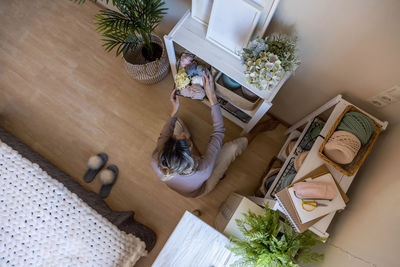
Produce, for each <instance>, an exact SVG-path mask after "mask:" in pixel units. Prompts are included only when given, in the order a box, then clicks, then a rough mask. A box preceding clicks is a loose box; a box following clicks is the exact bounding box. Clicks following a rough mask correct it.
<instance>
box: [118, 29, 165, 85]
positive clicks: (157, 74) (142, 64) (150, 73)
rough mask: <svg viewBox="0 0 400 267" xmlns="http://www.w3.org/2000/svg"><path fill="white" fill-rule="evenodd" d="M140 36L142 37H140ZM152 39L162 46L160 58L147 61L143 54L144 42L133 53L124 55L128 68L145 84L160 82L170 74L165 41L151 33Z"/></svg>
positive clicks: (130, 72) (130, 73)
mask: <svg viewBox="0 0 400 267" xmlns="http://www.w3.org/2000/svg"><path fill="white" fill-rule="evenodd" d="M139 38H140V37H139ZM151 41H152V42H153V43H156V44H158V45H159V46H160V47H161V48H162V50H163V51H162V54H161V57H160V59H157V60H155V61H152V62H146V60H145V58H144V57H143V55H142V48H143V44H141V45H139V46H138V47H137V48H136V49H135V51H133V52H132V53H129V54H126V55H124V60H125V66H126V70H127V72H128V73H129V75H130V76H132V77H133V78H134V79H135V80H137V81H138V82H141V83H144V84H153V83H158V82H160V81H161V80H163V79H164V78H165V76H166V75H167V74H168V70H169V63H168V58H167V53H166V51H165V47H164V43H163V41H162V40H161V38H160V37H158V36H157V35H153V34H152V35H151Z"/></svg>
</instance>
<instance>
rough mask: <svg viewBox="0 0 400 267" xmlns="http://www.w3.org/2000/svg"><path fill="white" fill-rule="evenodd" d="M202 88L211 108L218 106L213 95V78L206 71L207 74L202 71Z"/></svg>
mask: <svg viewBox="0 0 400 267" xmlns="http://www.w3.org/2000/svg"><path fill="white" fill-rule="evenodd" d="M203 86H204V91H206V95H207V98H208V100H209V101H210V103H211V106H214V105H216V104H218V100H217V96H216V95H215V84H214V77H213V76H212V75H211V74H210V72H209V71H208V70H207V73H206V72H205V71H203Z"/></svg>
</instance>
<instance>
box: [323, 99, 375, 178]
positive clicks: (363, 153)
mask: <svg viewBox="0 0 400 267" xmlns="http://www.w3.org/2000/svg"><path fill="white" fill-rule="evenodd" d="M349 111H357V112H360V113H362V114H364V115H366V116H367V117H368V118H370V119H371V120H372V121H373V122H374V124H375V126H376V131H375V132H374V133H373V134H372V135H371V137H370V139H369V140H368V143H367V144H365V145H363V146H361V148H360V150H359V151H358V153H357V155H356V156H355V157H354V159H353V161H352V162H351V163H349V164H339V163H336V162H334V161H332V160H331V159H329V158H328V157H327V156H325V154H324V147H325V144H326V143H327V142H328V140H329V138H331V136H332V134H333V133H334V132H335V130H336V128H337V127H338V125H339V123H340V122H341V121H342V119H343V117H344V115H345V114H346V113H347V112H349ZM380 132H381V126H380V125H379V124H378V123H377V122H376V121H375V120H374V119H373V118H371V117H370V116H368V115H367V114H365V113H364V112H362V111H361V110H359V109H358V108H356V107H355V106H352V105H349V106H347V107H346V108H345V110H344V111H343V112H342V114H340V116H339V117H338V119H337V120H336V122H335V124H334V125H333V126H332V128H331V129H330V131H329V133H328V135H327V136H326V138H325V139H324V141H323V142H322V144H321V147H320V148H319V156H320V157H321V158H322V159H323V160H324V161H326V162H327V163H328V164H329V165H331V166H333V167H335V169H337V170H338V171H340V172H341V173H343V174H345V175H347V176H352V175H354V174H355V173H356V172H357V170H358V169H359V168H360V167H361V165H362V164H363V162H364V160H365V158H366V157H367V155H368V154H369V152H371V149H372V146H373V145H374V143H375V142H376V140H377V139H378V136H379V134H380Z"/></svg>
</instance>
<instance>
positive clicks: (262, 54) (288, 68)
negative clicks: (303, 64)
mask: <svg viewBox="0 0 400 267" xmlns="http://www.w3.org/2000/svg"><path fill="white" fill-rule="evenodd" d="M296 42H297V38H296V37H289V36H287V35H285V34H272V35H270V36H267V37H266V38H265V39H262V38H260V37H257V38H256V39H254V40H252V41H251V42H250V43H249V44H248V45H247V47H246V48H243V50H242V51H241V53H240V56H241V61H242V64H244V65H245V66H246V70H245V72H244V73H245V76H246V78H247V81H248V82H249V83H250V84H252V85H254V86H255V87H257V88H258V89H260V90H271V89H273V88H274V87H275V86H276V85H277V84H278V83H279V81H280V80H281V79H282V77H283V76H284V74H285V73H286V72H294V70H295V69H296V67H297V66H298V65H299V64H300V60H299V59H298V57H297V56H296ZM249 92H250V91H249ZM249 92H247V91H244V92H243V94H244V95H245V96H246V95H247V94H248V93H249ZM250 93H251V92H250Z"/></svg>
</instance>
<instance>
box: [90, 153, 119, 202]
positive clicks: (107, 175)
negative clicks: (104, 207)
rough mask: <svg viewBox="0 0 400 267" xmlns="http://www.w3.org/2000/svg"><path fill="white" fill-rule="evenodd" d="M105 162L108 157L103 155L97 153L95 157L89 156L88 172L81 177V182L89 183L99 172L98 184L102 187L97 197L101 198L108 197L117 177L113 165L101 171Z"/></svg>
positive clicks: (116, 170)
mask: <svg viewBox="0 0 400 267" xmlns="http://www.w3.org/2000/svg"><path fill="white" fill-rule="evenodd" d="M107 161H108V156H107V154H105V153H99V154H97V155H95V156H91V157H90V158H89V160H88V163H87V166H88V170H87V171H86V173H85V175H84V176H83V180H84V181H85V182H87V183H90V182H91V181H93V180H94V178H95V177H96V175H97V174H98V173H99V172H100V174H99V179H100V182H101V183H102V186H101V188H100V193H99V195H100V197H101V198H106V197H108V195H109V194H110V192H111V189H112V187H113V185H114V184H115V182H116V181H117V177H118V167H117V166H115V165H113V164H112V165H108V166H107V168H105V169H104V170H101V169H103V168H104V166H105V165H106V163H107Z"/></svg>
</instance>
